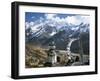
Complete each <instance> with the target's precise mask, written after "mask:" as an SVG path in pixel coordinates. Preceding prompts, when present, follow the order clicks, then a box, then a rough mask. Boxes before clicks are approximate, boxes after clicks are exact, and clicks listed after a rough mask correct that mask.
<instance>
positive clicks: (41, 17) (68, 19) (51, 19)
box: [25, 12, 90, 28]
mask: <svg viewBox="0 0 100 81" xmlns="http://www.w3.org/2000/svg"><path fill="white" fill-rule="evenodd" d="M89 17H90V16H89V15H81V14H57V13H36V12H25V26H26V28H28V27H29V26H34V25H36V24H38V23H41V24H43V23H49V24H50V23H52V25H53V26H54V25H55V23H58V25H59V26H60V27H61V26H65V25H79V24H80V23H84V24H87V23H89V22H90V18H89Z"/></svg>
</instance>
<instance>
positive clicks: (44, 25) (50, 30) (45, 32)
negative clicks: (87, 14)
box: [26, 20, 89, 40]
mask: <svg viewBox="0 0 100 81" xmlns="http://www.w3.org/2000/svg"><path fill="white" fill-rule="evenodd" d="M64 30H65V31H66V34H67V35H68V37H72V36H74V35H75V34H76V33H82V32H89V24H84V23H81V24H79V25H68V23H62V24H61V23H58V22H53V21H50V20H47V21H43V22H42V21H41V22H39V21H38V22H36V23H35V24H33V25H30V26H29V27H27V29H26V38H27V39H28V40H30V39H34V38H35V37H37V38H43V37H45V38H51V37H52V36H54V35H56V34H57V33H59V32H60V31H64Z"/></svg>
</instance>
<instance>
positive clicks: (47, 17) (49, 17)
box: [45, 14, 56, 19]
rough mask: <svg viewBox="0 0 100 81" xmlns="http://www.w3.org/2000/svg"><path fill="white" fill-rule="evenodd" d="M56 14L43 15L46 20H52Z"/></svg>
mask: <svg viewBox="0 0 100 81" xmlns="http://www.w3.org/2000/svg"><path fill="white" fill-rule="evenodd" d="M55 16H56V14H45V17H46V19H53V18H54V17H55Z"/></svg>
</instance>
